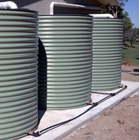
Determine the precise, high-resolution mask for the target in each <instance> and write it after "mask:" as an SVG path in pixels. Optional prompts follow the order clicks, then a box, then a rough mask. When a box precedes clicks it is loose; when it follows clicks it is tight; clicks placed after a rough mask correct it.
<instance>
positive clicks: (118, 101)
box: [53, 83, 139, 140]
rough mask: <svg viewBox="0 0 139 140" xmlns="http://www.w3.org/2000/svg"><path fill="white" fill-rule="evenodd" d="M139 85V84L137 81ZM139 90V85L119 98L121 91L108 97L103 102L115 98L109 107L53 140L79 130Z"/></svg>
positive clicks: (58, 139)
mask: <svg viewBox="0 0 139 140" xmlns="http://www.w3.org/2000/svg"><path fill="white" fill-rule="evenodd" d="M137 85H139V84H138V83H137ZM138 91H139V87H138V88H136V89H134V90H131V91H128V93H126V92H127V90H124V91H123V92H122V94H123V95H122V96H121V97H119V98H117V99H116V98H114V97H116V96H117V97H118V95H119V94H120V93H119V94H118V95H116V96H114V97H112V98H110V99H108V100H107V101H105V102H103V103H102V104H104V103H105V104H106V102H108V101H110V100H114V101H112V102H113V103H112V104H109V105H108V106H107V107H106V106H105V108H103V109H102V110H101V111H100V110H99V111H98V112H96V113H95V114H93V115H92V116H90V117H88V118H86V119H84V120H82V122H80V123H78V124H76V125H75V126H73V127H72V128H71V127H70V128H69V129H67V130H65V132H63V133H61V134H60V135H57V136H56V137H55V138H54V139H53V140H61V139H63V138H64V137H66V136H68V135H69V134H71V133H72V132H74V131H75V130H78V129H79V128H81V127H82V126H83V125H85V124H87V123H88V122H89V121H91V120H93V119H95V118H97V117H99V116H100V115H102V114H103V113H104V112H106V111H108V110H110V109H112V108H113V107H115V106H116V105H117V104H119V103H120V102H121V101H122V100H125V99H127V98H128V97H130V96H131V95H133V94H134V93H136V92H138ZM125 93H126V94H125ZM102 104H101V105H102ZM99 106H100V105H98V106H97V107H96V109H97V108H98V107H99ZM75 121H76V120H75Z"/></svg>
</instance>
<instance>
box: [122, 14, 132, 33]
mask: <svg viewBox="0 0 139 140" xmlns="http://www.w3.org/2000/svg"><path fill="white" fill-rule="evenodd" d="M123 24H124V33H125V32H126V31H128V30H129V29H131V28H132V27H133V25H134V24H133V23H132V22H131V19H130V18H129V15H128V12H124V13H123Z"/></svg>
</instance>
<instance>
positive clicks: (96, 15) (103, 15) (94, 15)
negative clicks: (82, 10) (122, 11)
mask: <svg viewBox="0 0 139 140" xmlns="http://www.w3.org/2000/svg"><path fill="white" fill-rule="evenodd" d="M90 16H93V17H99V18H114V16H113V15H111V14H90Z"/></svg>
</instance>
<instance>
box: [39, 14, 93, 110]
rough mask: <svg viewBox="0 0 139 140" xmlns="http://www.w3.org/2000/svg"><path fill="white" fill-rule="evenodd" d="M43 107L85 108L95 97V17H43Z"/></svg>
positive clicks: (40, 57) (40, 22)
mask: <svg viewBox="0 0 139 140" xmlns="http://www.w3.org/2000/svg"><path fill="white" fill-rule="evenodd" d="M38 34H39V38H40V44H39V106H40V107H43V108H47V109H70V108H76V107H82V106H85V105H86V104H87V102H89V101H90V99H91V79H92V76H91V60H92V35H91V34H92V18H91V17H90V16H81V15H73V16H72V15H59V16H58V15H57V16H39V33H38Z"/></svg>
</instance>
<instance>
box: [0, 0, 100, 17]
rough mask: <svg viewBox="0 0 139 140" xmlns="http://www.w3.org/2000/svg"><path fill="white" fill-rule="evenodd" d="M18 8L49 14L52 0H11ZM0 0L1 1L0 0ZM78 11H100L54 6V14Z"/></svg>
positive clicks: (89, 1) (87, 2) (86, 0)
mask: <svg viewBox="0 0 139 140" xmlns="http://www.w3.org/2000/svg"><path fill="white" fill-rule="evenodd" d="M12 1H13V2H15V3H16V4H17V5H18V7H19V8H27V9H30V10H35V11H38V13H39V15H49V14H50V4H51V2H53V0H12ZM0 2H3V1H2V0H0ZM54 2H61V3H70V4H79V5H84V6H97V7H99V6H100V5H101V4H100V3H99V2H98V0H55V1H54ZM78 13H92V14H93V13H100V10H85V9H81V8H79V9H78V8H64V7H55V10H54V14H78Z"/></svg>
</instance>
